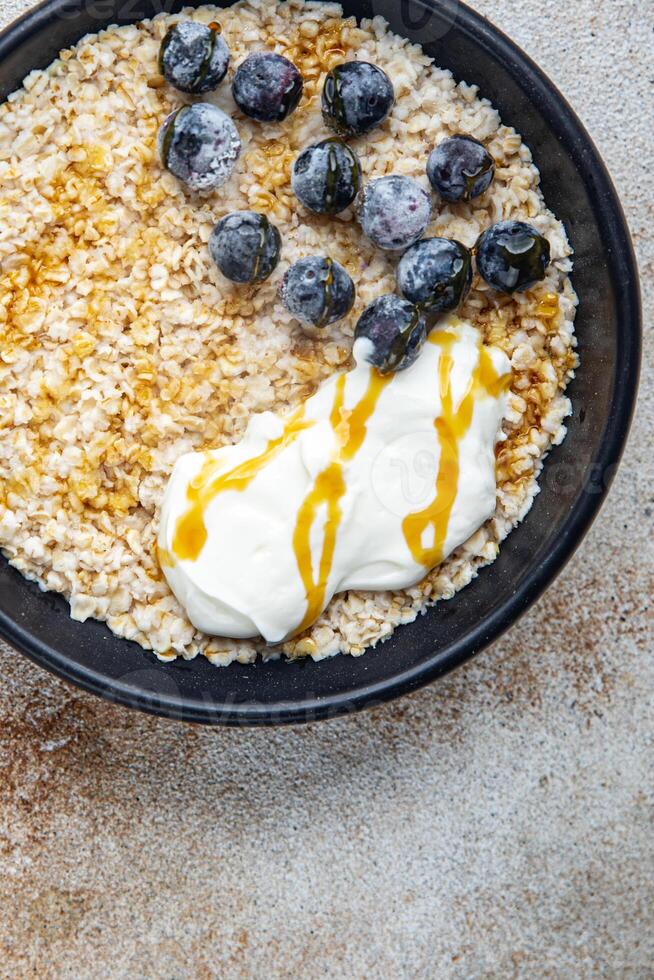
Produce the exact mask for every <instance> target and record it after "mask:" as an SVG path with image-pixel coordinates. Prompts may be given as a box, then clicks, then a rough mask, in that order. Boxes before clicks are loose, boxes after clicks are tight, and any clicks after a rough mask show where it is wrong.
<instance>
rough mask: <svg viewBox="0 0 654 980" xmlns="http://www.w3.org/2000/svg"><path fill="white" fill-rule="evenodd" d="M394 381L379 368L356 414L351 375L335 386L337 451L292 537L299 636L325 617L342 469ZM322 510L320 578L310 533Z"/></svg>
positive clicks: (339, 515)
mask: <svg viewBox="0 0 654 980" xmlns="http://www.w3.org/2000/svg"><path fill="white" fill-rule="evenodd" d="M392 377H393V376H392V374H388V375H381V374H379V373H378V372H377V371H375V370H374V369H373V370H371V372H370V382H369V384H368V388H367V390H366V393H365V394H364V396H363V397H362V398H361V400H360V401H359V402H358V403H357V404H356V405H355V407H354V408H353V409H352V410H351V411H348V410H346V409H344V408H343V399H344V393H345V378H346V375H344V374H341V375H340V376H339V377H338V379H337V381H336V386H335V391H334V403H333V407H332V411H331V414H330V417H329V421H330V423H331V426H332V429H333V430H334V433H335V435H336V438H337V440H338V447H337V449H336V451H335V453H334V456H333V458H332V459H331V461H330V462H329V464H328V465H327V466H326V467H325V469H324V470H322V472H320V473H319V474H318V476H317V477H316V479H315V482H314V484H313V487H312V488H311V490H310V491H309V493H308V494H307V496H306V497H305V498H304V501H303V502H302V504H301V506H300V509H299V511H298V515H297V520H296V524H295V530H294V532H293V550H294V551H295V558H296V561H297V566H298V570H299V572H300V577H301V578H302V583H303V585H304V589H305V592H306V597H307V608H306V612H305V614H304V618H303V619H302V622H301V623H300V625H299V626H298V628H297V630H296V631H295V632H296V633H301V632H302V631H303V630H304V629H306V628H307V626H310V625H311V623H313V622H314V620H316V619H317V617H318V616H319V615H320V613H321V612H322V609H323V606H324V601H325V591H326V589H327V583H328V581H329V576H330V573H331V569H332V564H333V560H334V551H335V548H336V536H337V534H338V528H339V526H340V523H341V519H342V516H343V512H342V510H341V500H342V498H343V496H344V495H345V490H346V486H345V480H344V478H343V464H344V463H347V462H349V461H350V460H352V459H353V458H354V456H355V455H356V454H357V452H358V451H359V449H360V448H361V445H362V443H363V440H364V439H365V436H366V431H367V427H368V422H369V420H370V417H371V416H372V414H373V412H374V410H375V407H376V405H377V402H378V400H379V396H380V395H381V393H382V391H383V390H384V388H385V387H386V385H387V384H388V383H389V381H390V380H391V378H392ZM322 505H325V506H326V508H327V514H326V519H325V528H324V536H323V543H322V549H321V553H320V562H319V566H318V576H317V579H316V578H315V577H314V571H313V557H312V554H311V529H312V527H313V525H314V523H315V520H316V516H317V514H318V510H319V508H320V507H321V506H322Z"/></svg>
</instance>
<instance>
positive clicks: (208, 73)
mask: <svg viewBox="0 0 654 980" xmlns="http://www.w3.org/2000/svg"><path fill="white" fill-rule="evenodd" d="M228 65H229V48H228V47H227V45H226V43H225V41H224V39H223V38H222V37H221V36H220V24H216V23H212V24H209V26H208V27H207V26H205V25H204V24H198V23H197V21H193V20H183V21H181V23H179V24H175V25H174V26H173V27H171V28H170V30H169V31H168V32H167V34H166V36H165V37H164V39H163V41H162V42H161V47H160V49H159V70H160V72H161V74H162V75H163V76H164V78H165V79H166V81H167V82H169V83H170V84H171V85H173V86H174V87H175V88H176V89H179V91H180V92H188V93H190V94H192V95H201V94H202V93H203V92H210V91H211V90H212V89H214V88H217V87H218V85H219V84H220V82H222V80H223V78H224V77H225V75H226V74H227V66H228Z"/></svg>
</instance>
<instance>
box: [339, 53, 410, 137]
mask: <svg viewBox="0 0 654 980" xmlns="http://www.w3.org/2000/svg"><path fill="white" fill-rule="evenodd" d="M394 102H395V92H394V91H393V83H392V82H391V80H390V78H389V77H388V75H387V74H386V72H385V71H382V69H381V68H378V67H377V65H371V64H370V63H369V62H367V61H346V62H345V63H344V64H342V65H336V67H335V68H332V70H331V71H330V72H329V74H328V75H327V78H326V79H325V84H324V87H323V91H322V114H323V119H324V120H325V123H326V124H327V125H328V126H330V127H331V128H332V129H333V130H334V131H335V132H336V133H338V135H339V136H361V135H363V133H369V132H370V130H371V129H374V128H375V126H379V124H380V123H382V122H383V121H384V119H386V117H387V116H388V114H389V112H390V111H391V109H392V108H393V104H394Z"/></svg>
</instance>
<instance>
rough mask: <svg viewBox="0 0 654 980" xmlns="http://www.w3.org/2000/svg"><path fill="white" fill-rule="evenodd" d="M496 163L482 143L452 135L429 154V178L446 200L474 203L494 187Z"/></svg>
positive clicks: (467, 137) (469, 137)
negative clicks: (473, 200)
mask: <svg viewBox="0 0 654 980" xmlns="http://www.w3.org/2000/svg"><path fill="white" fill-rule="evenodd" d="M494 175H495V161H494V160H493V158H492V156H491V155H490V153H489V152H488V150H487V149H486V147H485V146H484V145H483V143H480V142H479V140H476V139H473V138H472V136H452V137H451V138H450V139H446V140H443V142H442V143H439V145H438V146H437V147H436V149H435V150H432V152H431V153H430V155H429V160H428V161H427V176H428V177H429V182H430V183H431V185H432V187H433V188H434V190H435V191H438V193H439V194H440V196H441V197H442V198H443V200H444V201H452V202H456V201H470V200H472V198H474V197H479V195H480V194H483V193H484V191H485V190H488V188H489V187H490V184H491V181H492V179H493V177H494Z"/></svg>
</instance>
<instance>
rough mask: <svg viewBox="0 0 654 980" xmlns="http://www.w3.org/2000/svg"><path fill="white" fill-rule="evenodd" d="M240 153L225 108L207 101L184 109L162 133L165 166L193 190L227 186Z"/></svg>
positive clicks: (160, 146) (233, 126)
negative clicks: (219, 107)
mask: <svg viewBox="0 0 654 980" xmlns="http://www.w3.org/2000/svg"><path fill="white" fill-rule="evenodd" d="M240 152H241V140H240V138H239V135H238V130H237V129H236V126H235V125H234V123H233V122H232V120H231V119H230V118H229V116H228V115H227V114H226V113H225V112H223V111H222V109H218V108H217V107H216V106H214V105H210V104H209V103H208V102H196V103H194V104H193V105H185V106H182V107H181V109H177V110H176V111H175V112H173V113H172V114H171V115H170V116H168V118H167V119H166V120H165V122H164V124H163V125H162V127H161V129H160V130H159V153H160V155H161V160H162V163H163V165H164V167H166V168H167V169H168V170H170V172H171V174H174V175H175V177H178V178H179V179H180V180H183V181H184V183H185V184H187V185H188V186H189V187H190V188H191V190H194V191H206V190H211V189H212V188H214V187H220V185H221V184H224V183H225V181H226V180H227V179H228V177H229V176H230V174H231V172H232V170H233V169H234V164H235V163H236V160H237V158H238V155H239V153H240Z"/></svg>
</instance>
